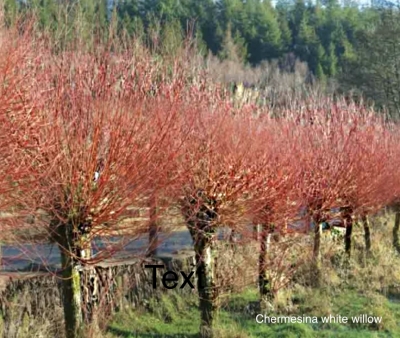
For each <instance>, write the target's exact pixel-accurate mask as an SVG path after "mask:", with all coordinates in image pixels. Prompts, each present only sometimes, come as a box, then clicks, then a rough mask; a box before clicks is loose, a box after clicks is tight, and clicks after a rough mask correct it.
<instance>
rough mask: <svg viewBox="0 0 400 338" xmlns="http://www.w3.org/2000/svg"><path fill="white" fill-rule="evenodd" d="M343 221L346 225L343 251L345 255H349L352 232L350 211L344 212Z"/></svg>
mask: <svg viewBox="0 0 400 338" xmlns="http://www.w3.org/2000/svg"><path fill="white" fill-rule="evenodd" d="M344 222H345V226H346V232H345V235H344V251H345V253H346V255H347V257H349V258H350V256H351V235H352V233H353V219H352V217H351V213H350V212H346V213H345V215H344Z"/></svg>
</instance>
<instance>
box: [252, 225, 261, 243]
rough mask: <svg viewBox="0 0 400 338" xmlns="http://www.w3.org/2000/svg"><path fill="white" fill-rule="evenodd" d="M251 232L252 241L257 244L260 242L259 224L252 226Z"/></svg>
mask: <svg viewBox="0 0 400 338" xmlns="http://www.w3.org/2000/svg"><path fill="white" fill-rule="evenodd" d="M253 231H254V240H256V241H257V242H259V241H260V233H261V224H258V223H257V224H254V226H253Z"/></svg>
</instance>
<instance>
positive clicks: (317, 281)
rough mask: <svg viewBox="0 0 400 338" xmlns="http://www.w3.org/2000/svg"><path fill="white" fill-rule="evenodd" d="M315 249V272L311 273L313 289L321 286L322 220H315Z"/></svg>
mask: <svg viewBox="0 0 400 338" xmlns="http://www.w3.org/2000/svg"><path fill="white" fill-rule="evenodd" d="M314 223H315V227H314V247H313V271H312V273H311V281H312V285H313V287H319V286H320V285H321V237H322V225H321V222H320V219H318V218H315V220H314Z"/></svg>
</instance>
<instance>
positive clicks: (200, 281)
mask: <svg viewBox="0 0 400 338" xmlns="http://www.w3.org/2000/svg"><path fill="white" fill-rule="evenodd" d="M182 212H183V216H184V218H185V220H186V225H187V227H188V229H189V232H190V234H191V236H192V239H193V243H194V250H195V256H196V265H197V271H196V276H197V288H198V294H199V309H200V314H201V318H200V319H201V322H200V337H201V338H213V337H214V336H215V335H214V330H213V323H214V316H215V313H216V309H217V308H218V292H217V288H216V250H215V242H216V240H217V224H216V223H215V222H216V220H217V218H218V208H217V203H216V201H215V199H214V198H211V197H209V196H207V194H206V193H205V191H204V190H202V189H199V190H198V191H197V192H196V195H195V196H192V195H189V196H188V197H187V198H186V199H185V202H184V205H183V208H182Z"/></svg>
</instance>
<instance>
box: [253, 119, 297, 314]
mask: <svg viewBox="0 0 400 338" xmlns="http://www.w3.org/2000/svg"><path fill="white" fill-rule="evenodd" d="M262 116H264V118H263V119H261V120H258V121H257V123H258V124H259V130H258V134H257V135H255V137H254V138H253V143H252V149H253V152H254V155H253V158H252V160H253V162H252V163H250V168H251V169H250V170H249V172H251V174H252V177H251V178H252V179H251V181H250V184H249V188H248V195H247V196H246V199H245V205H246V213H247V217H249V218H250V219H252V220H253V224H255V225H256V235H257V236H256V238H257V241H258V244H259V266H258V267H259V271H258V286H259V292H260V306H261V309H263V310H264V311H267V310H271V309H272V306H273V300H274V298H275V293H276V291H277V289H276V288H273V285H272V276H271V273H270V272H271V267H270V266H268V263H269V262H271V259H270V257H269V255H270V254H271V252H270V250H271V236H272V234H273V233H280V234H282V235H284V234H286V233H287V230H288V229H287V225H288V222H290V221H291V220H293V219H295V217H296V215H297V212H298V209H299V206H298V205H297V201H296V199H295V198H296V197H297V195H296V194H295V190H294V189H293V187H294V186H295V183H296V182H297V180H298V176H299V172H298V170H297V166H296V163H295V161H296V159H295V157H294V153H293V145H294V144H295V143H294V142H295V139H294V138H293V135H294V134H293V123H292V121H291V120H289V119H286V118H267V117H266V116H267V115H266V114H263V115H262Z"/></svg>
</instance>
